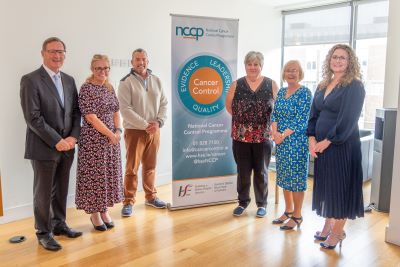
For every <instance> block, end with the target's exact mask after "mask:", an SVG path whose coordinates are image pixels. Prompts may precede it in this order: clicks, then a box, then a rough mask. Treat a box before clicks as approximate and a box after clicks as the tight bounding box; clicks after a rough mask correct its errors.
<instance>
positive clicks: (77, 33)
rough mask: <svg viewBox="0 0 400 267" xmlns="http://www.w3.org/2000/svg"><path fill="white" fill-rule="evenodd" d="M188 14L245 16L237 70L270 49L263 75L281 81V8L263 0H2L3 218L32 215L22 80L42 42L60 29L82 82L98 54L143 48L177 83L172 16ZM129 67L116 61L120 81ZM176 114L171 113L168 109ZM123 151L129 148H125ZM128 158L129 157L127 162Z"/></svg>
mask: <svg viewBox="0 0 400 267" xmlns="http://www.w3.org/2000/svg"><path fill="white" fill-rule="evenodd" d="M171 13H173V14H189V15H199V16H212V17H228V18H238V19H239V55H238V58H239V60H238V61H239V65H238V76H242V75H243V73H244V68H243V64H242V59H243V57H244V55H245V53H246V52H247V51H249V50H259V51H261V52H263V53H264V56H265V66H264V75H266V76H269V77H271V78H273V79H275V80H276V81H277V82H278V81H279V71H280V53H281V51H280V47H281V15H280V12H279V11H277V10H274V9H272V8H268V7H267V6H263V5H261V4H254V3H251V4H249V2H247V1H241V0H219V1H215V0H202V1H200V2H199V1H194V0H186V1H183V0H181V1H179V0H169V1H165V0H158V1H157V0H148V1H136V0H119V1H108V0H84V1H82V0H69V1H51V0H37V1H22V0H0V25H2V26H1V28H0V35H1V42H0V59H1V63H2V64H0V73H1V77H2V83H1V86H0V108H1V112H0V123H1V130H0V170H1V177H2V188H3V205H4V213H5V214H4V217H2V218H0V223H5V222H9V221H12V220H16V219H20V218H23V217H27V216H31V215H32V180H33V177H32V176H33V175H32V168H31V166H30V162H29V161H27V160H24V159H23V155H24V142H25V127H26V126H25V123H24V120H23V115H22V112H21V108H20V103H19V101H20V100H19V81H20V78H21V76H22V75H23V74H25V73H28V72H30V71H33V70H34V69H36V68H38V67H39V66H40V64H41V62H42V59H41V56H40V49H41V44H42V42H43V40H44V39H46V38H47V37H50V36H58V37H60V38H61V39H62V40H63V41H65V43H66V45H67V58H66V61H65V65H64V68H63V71H65V72H66V73H68V74H71V75H72V76H74V77H75V79H76V82H77V85H78V87H79V86H80V85H81V84H82V82H83V81H84V79H85V78H86V77H87V76H88V75H89V62H90V59H91V57H92V55H93V54H94V53H104V54H107V55H108V56H109V57H110V58H114V59H124V60H128V59H130V54H131V52H132V50H133V49H135V48H137V47H143V48H145V49H146V50H147V51H148V53H149V58H150V66H149V67H150V68H151V69H152V70H153V71H154V73H155V74H157V75H158V76H159V77H160V78H161V80H162V81H163V82H164V87H165V90H166V93H167V94H168V95H170V92H171V88H170V84H171V77H170V76H171V73H170V64H171V63H170V62H171V57H170V53H171V45H170V42H171V40H170V25H171V24H170V23H171V22H170V15H169V14H171ZM128 70H129V67H115V66H114V67H113V69H112V74H111V81H112V82H113V83H114V84H115V85H116V84H117V83H118V81H119V79H120V78H122V77H123V76H124V75H125V74H126V73H127V72H128ZM169 114H170V113H169ZM161 135H162V140H161V148H160V153H159V164H158V168H157V172H158V184H166V183H169V182H170V181H171V163H172V162H171V139H172V138H171V121H170V119H169V121H168V122H167V123H166V125H165V127H164V128H162V132H161ZM122 153H123V154H122V155H123V157H124V150H123V152H122ZM123 164H124V163H123ZM75 172H76V169H75V165H74V167H73V169H72V170H71V182H70V191H69V194H70V196H69V197H70V199H69V203H70V204H73V196H74V193H75V192H74V191H75Z"/></svg>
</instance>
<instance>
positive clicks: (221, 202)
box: [167, 199, 237, 211]
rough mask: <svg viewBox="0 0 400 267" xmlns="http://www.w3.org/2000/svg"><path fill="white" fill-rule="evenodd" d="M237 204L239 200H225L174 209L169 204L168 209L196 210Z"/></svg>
mask: <svg viewBox="0 0 400 267" xmlns="http://www.w3.org/2000/svg"><path fill="white" fill-rule="evenodd" d="M236 202H237V199H232V200H225V201H218V202H209V203H202V204H195V205H185V206H175V207H173V206H172V205H171V203H168V204H167V208H168V210H170V211H174V210H183V209H194V208H201V207H206V206H215V205H223V204H230V203H236Z"/></svg>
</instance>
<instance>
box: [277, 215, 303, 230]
mask: <svg viewBox="0 0 400 267" xmlns="http://www.w3.org/2000/svg"><path fill="white" fill-rule="evenodd" d="M290 220H292V221H294V222H295V223H296V225H294V226H289V225H282V226H281V227H280V228H281V230H293V229H294V228H295V227H296V226H297V229H300V225H301V224H302V223H303V217H300V218H296V217H293V216H292V217H291V218H290Z"/></svg>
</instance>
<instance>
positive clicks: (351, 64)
mask: <svg viewBox="0 0 400 267" xmlns="http://www.w3.org/2000/svg"><path fill="white" fill-rule="evenodd" d="M336 49H343V50H345V51H346V52H347V54H348V55H349V58H348V65H347V69H346V72H345V74H344V75H343V76H342V77H341V78H340V81H339V83H338V85H339V86H346V85H348V84H350V83H351V82H352V81H353V80H354V79H356V80H361V71H360V63H359V62H358V58H357V56H356V53H354V50H353V49H352V48H351V47H350V46H348V45H346V44H337V45H334V46H333V47H332V48H331V49H330V50H329V52H328V54H327V55H326V58H325V61H324V64H323V66H322V81H321V82H320V83H319V85H318V88H319V90H322V89H324V88H326V87H327V86H328V85H329V84H330V83H331V82H332V80H333V71H332V70H331V67H330V62H331V58H332V55H333V53H334V52H335V50H336Z"/></svg>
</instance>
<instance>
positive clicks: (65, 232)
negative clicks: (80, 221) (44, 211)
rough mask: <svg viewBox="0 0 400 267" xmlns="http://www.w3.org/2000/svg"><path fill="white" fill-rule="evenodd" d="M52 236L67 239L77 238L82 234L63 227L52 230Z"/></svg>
mask: <svg viewBox="0 0 400 267" xmlns="http://www.w3.org/2000/svg"><path fill="white" fill-rule="evenodd" d="M53 234H54V235H57V236H58V235H65V236H67V237H69V238H76V237H78V236H81V235H82V232H78V231H75V230H73V229H71V228H69V227H68V226H63V227H55V228H54V229H53Z"/></svg>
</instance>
